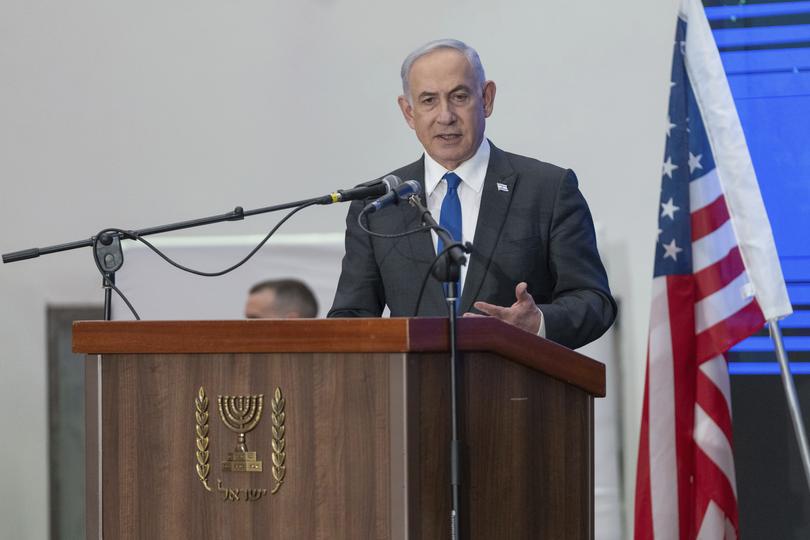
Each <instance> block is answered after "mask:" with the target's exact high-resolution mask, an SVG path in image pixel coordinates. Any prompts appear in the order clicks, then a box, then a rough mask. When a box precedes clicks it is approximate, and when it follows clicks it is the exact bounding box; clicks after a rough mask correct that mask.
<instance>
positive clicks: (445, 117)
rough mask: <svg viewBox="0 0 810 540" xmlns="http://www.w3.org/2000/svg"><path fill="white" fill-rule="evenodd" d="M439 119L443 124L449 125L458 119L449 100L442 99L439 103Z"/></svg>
mask: <svg viewBox="0 0 810 540" xmlns="http://www.w3.org/2000/svg"><path fill="white" fill-rule="evenodd" d="M437 121H438V122H439V123H440V124H443V125H449V124H452V123H454V122H455V121H456V113H455V112H454V111H453V107H452V106H451V105H450V102H449V101H448V100H442V101H441V103H440V105H439V117H438V119H437Z"/></svg>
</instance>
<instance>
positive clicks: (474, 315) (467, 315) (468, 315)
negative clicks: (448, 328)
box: [462, 311, 487, 318]
mask: <svg viewBox="0 0 810 540" xmlns="http://www.w3.org/2000/svg"><path fill="white" fill-rule="evenodd" d="M462 317H470V318H473V317H487V315H481V314H480V313H473V312H471V311H468V312H467V313H465V314H464V315H462Z"/></svg>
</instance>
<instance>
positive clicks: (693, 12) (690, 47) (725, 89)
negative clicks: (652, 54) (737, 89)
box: [681, 0, 793, 320]
mask: <svg viewBox="0 0 810 540" xmlns="http://www.w3.org/2000/svg"><path fill="white" fill-rule="evenodd" d="M681 17H682V18H684V19H685V20H686V21H687V24H688V26H687V30H686V54H685V55H684V56H685V58H684V60H685V64H686V71H687V74H688V75H689V80H690V82H691V84H692V89H693V90H694V93H695V99H696V101H697V103H698V107H699V108H700V112H701V115H702V117H703V123H704V126H705V128H706V134H707V135H708V138H709V144H710V145H711V148H712V153H713V154H714V161H715V164H716V166H717V175H718V178H719V179H720V184H721V185H722V187H723V193H724V195H725V199H726V204H727V205H728V210H729V215H730V216H731V222H732V226H733V227H734V231H735V234H736V235H737V242H738V244H739V246H740V252H741V254H742V259H743V262H744V263H745V268H746V270H747V272H748V275H749V277H750V279H751V284H752V285H753V294H754V296H756V299H757V303H758V304H759V307H760V309H761V310H762V313H763V315H764V316H765V319H766V320H772V319H779V318H782V317H786V316H787V315H790V314H791V313H793V308H792V307H791V305H790V299H789V298H788V294H787V288H786V287H785V279H784V277H783V275H782V266H781V264H780V263H779V255H778V254H777V252H776V244H775V243H774V240H773V232H772V231H771V223H770V221H769V220H768V214H767V212H766V211H765V204H764V202H763V201H762V194H761V193H760V191H759V184H758V183H757V177H756V173H755V172H754V165H753V163H752V162H751V155H750V154H749V152H748V145H747V144H746V142H745V134H744V133H743V129H742V125H741V124H740V118H739V116H738V115H737V108H736V106H735V105H734V99H733V98H732V95H731V89H730V88H729V85H728V81H727V80H726V75H725V70H724V69H723V64H722V61H721V60H720V53H719V52H718V50H717V45H716V44H715V41H714V37H713V36H712V31H711V28H710V26H709V21H708V20H707V19H706V13H705V11H704V9H703V4H702V3H701V2H700V0H683V2H682V4H681ZM741 294H742V292H741Z"/></svg>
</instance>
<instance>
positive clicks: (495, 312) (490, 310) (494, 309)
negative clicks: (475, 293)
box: [473, 302, 507, 319]
mask: <svg viewBox="0 0 810 540" xmlns="http://www.w3.org/2000/svg"><path fill="white" fill-rule="evenodd" d="M473 305H474V306H475V309H477V310H478V311H482V312H484V313H486V314H487V315H491V316H492V317H498V318H499V319H502V318H503V317H504V316H505V315H506V313H507V308H505V307H501V306H495V305H492V304H487V303H486V302H476V303H475V304H473Z"/></svg>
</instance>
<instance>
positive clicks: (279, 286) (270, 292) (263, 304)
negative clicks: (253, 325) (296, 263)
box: [245, 279, 318, 319]
mask: <svg viewBox="0 0 810 540" xmlns="http://www.w3.org/2000/svg"><path fill="white" fill-rule="evenodd" d="M317 316H318V301H317V300H316V299H315V294H314V293H313V292H312V289H310V288H309V287H308V286H307V285H306V283H304V282H303V281H300V280H297V279H276V280H267V281H262V282H261V283H257V284H256V285H254V286H253V287H251V288H250V292H249V294H248V298H247V302H246V304H245V318H247V319H311V318H314V317H317Z"/></svg>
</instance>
